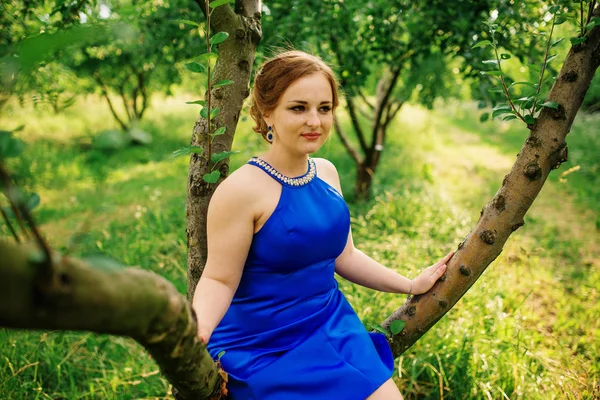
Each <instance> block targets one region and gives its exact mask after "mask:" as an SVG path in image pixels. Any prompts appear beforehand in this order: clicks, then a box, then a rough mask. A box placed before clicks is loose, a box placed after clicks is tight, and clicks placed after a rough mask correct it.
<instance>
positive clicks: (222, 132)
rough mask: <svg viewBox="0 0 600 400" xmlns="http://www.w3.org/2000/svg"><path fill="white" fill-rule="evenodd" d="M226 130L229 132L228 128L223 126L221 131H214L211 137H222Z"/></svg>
mask: <svg viewBox="0 0 600 400" xmlns="http://www.w3.org/2000/svg"><path fill="white" fill-rule="evenodd" d="M226 130H227V127H226V126H222V127H220V128H219V129H217V130H216V131H214V132H213V133H211V134H210V136H212V137H215V136H221V135H223V134H224V133H225V131H226Z"/></svg>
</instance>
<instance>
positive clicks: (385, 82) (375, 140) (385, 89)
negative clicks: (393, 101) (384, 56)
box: [369, 66, 402, 154]
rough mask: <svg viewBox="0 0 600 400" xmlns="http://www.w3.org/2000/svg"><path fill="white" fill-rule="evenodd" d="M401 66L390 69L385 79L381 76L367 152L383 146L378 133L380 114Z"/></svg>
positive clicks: (398, 75) (380, 135)
mask: <svg viewBox="0 0 600 400" xmlns="http://www.w3.org/2000/svg"><path fill="white" fill-rule="evenodd" d="M401 70H402V69H401V67H400V66H398V67H396V68H395V69H393V70H392V74H391V76H390V77H389V78H388V79H386V78H382V82H381V93H380V95H378V96H377V104H376V106H375V117H374V118H373V124H374V125H373V132H372V140H371V148H370V149H369V153H370V154H371V153H373V151H374V150H375V149H376V148H379V147H381V146H383V135H382V134H381V133H380V127H381V124H382V122H383V121H382V115H383V112H384V110H385V108H386V107H387V105H388V102H389V100H390V96H391V94H392V92H393V91H394V88H395V87H396V83H397V82H398V78H399V77H400V71H401Z"/></svg>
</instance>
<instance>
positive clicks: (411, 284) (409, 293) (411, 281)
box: [408, 279, 414, 296]
mask: <svg viewBox="0 0 600 400" xmlns="http://www.w3.org/2000/svg"><path fill="white" fill-rule="evenodd" d="M413 282H414V281H413V280H412V279H411V280H410V290H409V291H408V295H409V296H410V295H411V294H412V289H413Z"/></svg>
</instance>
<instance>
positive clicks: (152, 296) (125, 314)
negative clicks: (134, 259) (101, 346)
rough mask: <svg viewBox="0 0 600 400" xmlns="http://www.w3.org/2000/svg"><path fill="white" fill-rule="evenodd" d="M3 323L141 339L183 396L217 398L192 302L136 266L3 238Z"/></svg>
mask: <svg viewBox="0 0 600 400" xmlns="http://www.w3.org/2000/svg"><path fill="white" fill-rule="evenodd" d="M0 254H2V257H0V326H1V327H7V328H13V329H60V330H85V331H92V332H97V333H108V334H113V335H122V336H128V337H131V338H133V339H135V340H136V341H137V342H138V343H140V344H141V345H142V346H144V347H145V348H146V349H147V350H148V352H149V353H150V354H151V355H152V357H153V358H154V359H155V361H156V363H157V364H158V366H159V367H160V370H161V372H162V374H163V375H164V376H165V377H166V378H167V379H168V380H169V382H171V384H173V386H174V387H175V388H176V389H177V391H178V393H179V394H180V395H182V396H183V397H185V398H186V399H209V398H216V397H215V396H217V395H218V393H220V383H221V378H220V376H219V373H218V371H217V369H216V367H215V364H214V362H213V360H212V358H211V357H210V355H209V354H208V352H207V351H206V349H205V346H204V344H202V342H200V340H199V339H198V334H197V328H196V321H195V319H194V317H193V313H192V310H191V307H190V303H189V302H188V301H187V299H186V298H185V297H184V296H182V295H181V294H180V293H179V292H178V291H177V289H176V288H175V287H174V286H173V285H172V284H171V283H170V282H169V281H167V280H166V279H164V278H162V277H161V276H159V275H156V274H154V273H152V272H149V271H145V270H142V269H137V268H120V267H115V266H102V265H97V266H94V265H90V263H86V262H84V261H81V260H77V259H74V258H70V257H61V256H60V255H54V256H53V262H52V263H51V264H50V265H44V264H45V263H41V262H40V261H39V260H41V259H45V258H44V257H40V250H39V249H38V248H34V247H26V246H23V245H20V246H16V245H9V244H8V243H6V242H4V241H0Z"/></svg>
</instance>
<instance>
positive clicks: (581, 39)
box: [569, 36, 587, 46]
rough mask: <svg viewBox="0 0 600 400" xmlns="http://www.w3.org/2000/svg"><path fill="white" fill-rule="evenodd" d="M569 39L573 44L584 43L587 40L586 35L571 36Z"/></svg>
mask: <svg viewBox="0 0 600 400" xmlns="http://www.w3.org/2000/svg"><path fill="white" fill-rule="evenodd" d="M569 40H570V41H571V44H572V45H573V46H577V45H578V44H581V43H584V42H585V41H586V40H587V37H586V36H584V37H572V38H570V39H569Z"/></svg>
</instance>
